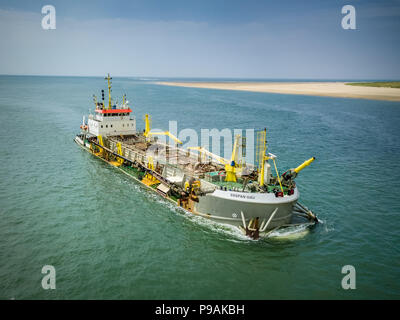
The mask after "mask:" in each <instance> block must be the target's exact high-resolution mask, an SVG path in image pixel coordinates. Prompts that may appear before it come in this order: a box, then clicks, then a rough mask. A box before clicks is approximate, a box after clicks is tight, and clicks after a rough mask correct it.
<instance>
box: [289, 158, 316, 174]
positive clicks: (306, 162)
mask: <svg viewBox="0 0 400 320" xmlns="http://www.w3.org/2000/svg"><path fill="white" fill-rule="evenodd" d="M314 160H315V157H312V158H310V159H308V160H306V161H304V162H303V163H302V164H301V165H299V166H298V167H297V168H296V169H294V172H296V173H299V172H300V171H301V170H303V169H304V168H305V167H307V166H309V165H310V164H311V162H313V161H314Z"/></svg>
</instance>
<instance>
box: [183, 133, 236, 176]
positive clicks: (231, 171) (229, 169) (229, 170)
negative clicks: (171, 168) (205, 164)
mask: <svg viewBox="0 0 400 320" xmlns="http://www.w3.org/2000/svg"><path fill="white" fill-rule="evenodd" d="M239 139H240V135H239V134H238V135H236V136H235V142H234V145H233V150H232V155H231V159H230V160H228V159H225V158H223V157H220V156H218V155H216V154H214V153H212V152H210V151H208V150H207V149H205V148H203V147H189V148H188V149H191V150H196V151H198V152H200V153H204V154H206V155H208V156H209V157H211V158H213V159H215V160H217V161H218V162H220V163H221V164H223V165H225V171H226V178H225V181H227V182H236V172H237V171H238V169H239V168H241V165H240V164H239V163H238V161H237V157H238V149H239Z"/></svg>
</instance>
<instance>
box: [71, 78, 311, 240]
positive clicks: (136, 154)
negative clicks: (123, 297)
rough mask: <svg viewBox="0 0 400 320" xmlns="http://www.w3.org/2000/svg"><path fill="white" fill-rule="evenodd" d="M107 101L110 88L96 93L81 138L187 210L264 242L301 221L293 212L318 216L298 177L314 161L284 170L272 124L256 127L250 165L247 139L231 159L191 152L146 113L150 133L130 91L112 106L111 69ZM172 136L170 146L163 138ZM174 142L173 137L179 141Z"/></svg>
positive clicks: (80, 142)
mask: <svg viewBox="0 0 400 320" xmlns="http://www.w3.org/2000/svg"><path fill="white" fill-rule="evenodd" d="M105 80H107V83H108V104H106V103H105V99H104V90H101V95H102V98H101V100H100V101H98V99H97V97H96V96H95V95H94V96H93V101H94V105H95V108H94V113H93V114H89V116H88V118H87V121H85V116H84V117H83V123H82V125H81V126H80V128H81V132H80V134H78V135H77V136H76V137H75V142H76V143H77V144H78V145H80V146H81V147H82V148H84V149H85V150H86V151H88V152H90V153H91V154H93V155H94V156H96V157H98V158H100V159H102V160H104V161H106V162H107V163H109V164H110V165H113V166H115V167H116V168H118V169H120V170H122V171H123V172H124V173H126V174H128V175H129V176H131V177H132V178H134V179H135V180H137V181H138V182H140V183H141V184H142V185H143V186H145V187H146V188H148V189H149V190H152V191H154V192H156V193H158V194H159V195H160V196H161V197H164V198H165V199H167V200H169V201H171V202H173V203H174V204H176V205H177V206H179V207H181V208H182V209H184V210H186V211H188V212H190V213H192V214H194V215H198V216H201V217H204V218H206V219H211V220H213V221H215V222H218V223H223V224H229V225H233V226H236V227H238V228H239V229H240V230H241V231H242V232H243V233H244V234H246V235H247V236H249V237H251V238H253V239H257V238H259V236H260V235H265V234H268V233H270V232H272V231H273V230H276V229H278V228H282V227H285V226H291V225H293V224H294V222H293V218H294V216H300V217H304V218H305V219H307V220H306V221H307V222H306V223H309V224H310V225H312V224H314V223H315V222H317V221H318V220H317V218H316V216H315V215H314V214H313V213H312V212H311V211H310V210H309V209H308V208H307V207H305V206H303V205H302V204H300V203H299V202H298V199H299V191H298V188H297V186H296V183H295V181H294V179H295V178H296V176H297V175H298V173H299V172H300V171H301V170H303V169H304V168H305V167H306V166H308V165H309V164H310V163H311V162H313V161H314V159H315V158H314V157H313V158H310V159H309V160H307V161H305V162H304V163H303V164H301V165H300V166H298V167H296V168H294V169H289V170H287V171H286V172H284V173H283V174H279V172H278V169H277V165H276V156H275V155H274V154H271V153H267V152H266V151H267V139H266V129H264V130H259V131H257V132H256V136H257V137H256V161H255V164H246V163H245V161H244V158H245V150H246V145H245V141H246V140H245V138H244V137H241V136H240V135H236V136H235V137H234V144H233V150H232V154H231V158H230V159H226V158H223V157H220V156H218V155H216V154H214V153H212V152H210V151H209V150H207V149H205V148H203V147H200V146H199V147H192V148H187V149H184V148H182V147H181V145H182V142H181V141H180V140H179V139H178V138H177V137H176V136H175V135H173V134H172V133H171V132H168V131H163V132H161V131H152V130H151V128H150V126H151V125H150V117H149V115H147V114H146V115H145V123H144V124H145V125H144V130H142V131H138V130H137V128H136V119H135V117H134V116H133V115H132V109H131V108H130V107H129V102H128V101H127V100H126V96H125V95H124V96H123V98H122V103H120V104H118V103H113V100H112V98H111V80H112V78H111V77H110V75H109V74H108V76H107V77H106V78H105ZM159 136H168V137H169V139H170V143H168V144H167V143H165V142H162V141H160V139H159V138H158V137H159ZM172 141H173V142H172Z"/></svg>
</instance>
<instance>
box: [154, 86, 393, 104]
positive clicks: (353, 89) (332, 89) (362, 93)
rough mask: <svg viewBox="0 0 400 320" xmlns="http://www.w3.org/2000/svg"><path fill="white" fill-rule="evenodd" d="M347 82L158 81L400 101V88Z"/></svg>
mask: <svg viewBox="0 0 400 320" xmlns="http://www.w3.org/2000/svg"><path fill="white" fill-rule="evenodd" d="M346 83H347V82H157V84H162V85H168V86H177V87H190V88H207V89H221V90H238V91H253V92H270V93H281V94H300V95H311V96H326V97H340V98H356V99H370V100H387V101H400V89H398V88H382V87H364V86H350V85H347V84H346Z"/></svg>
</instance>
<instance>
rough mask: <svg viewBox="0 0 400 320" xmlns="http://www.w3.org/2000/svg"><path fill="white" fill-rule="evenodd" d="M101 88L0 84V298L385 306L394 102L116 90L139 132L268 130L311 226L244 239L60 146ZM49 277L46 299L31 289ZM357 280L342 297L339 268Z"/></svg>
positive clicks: (397, 182) (397, 255) (58, 82)
mask: <svg viewBox="0 0 400 320" xmlns="http://www.w3.org/2000/svg"><path fill="white" fill-rule="evenodd" d="M104 88H105V83H104V80H103V79H102V78H72V77H13V76H1V77H0V122H1V125H0V159H1V166H0V298H1V299H320V298H322V299H372V298H378V299H393V298H395V299H398V298H400V283H399V282H400V249H399V240H400V237H399V229H400V205H399V198H400V197H399V194H400V161H399V156H400V139H399V138H400V133H399V123H400V104H399V103H398V102H386V101H371V100H358V99H342V98H327V97H312V96H300V95H280V94H267V93H251V92H235V91H224V90H208V89H196V88H179V87H168V86H161V85H157V84H155V83H154V82H153V81H145V80H140V79H129V78H115V79H114V80H113V94H114V95H118V96H122V94H123V93H126V94H127V96H128V100H130V101H131V106H132V109H133V112H134V115H135V116H136V118H137V126H138V128H139V129H143V126H144V123H143V117H144V114H145V113H149V114H151V115H152V121H153V127H157V128H164V129H167V128H168V121H169V120H176V121H178V129H179V130H180V129H183V128H193V129H195V130H198V132H200V129H201V128H209V129H212V128H218V129H223V128H232V129H233V128H242V129H247V128H255V129H261V128H264V127H266V128H267V132H268V144H269V151H270V152H272V153H274V154H276V155H278V157H279V158H278V165H279V169H280V170H286V169H288V168H291V167H294V166H297V165H298V164H299V163H301V162H303V161H304V160H305V159H308V158H310V157H311V156H315V157H316V161H315V162H314V163H313V164H312V165H311V166H310V167H307V168H306V169H305V170H304V171H303V172H301V174H300V175H299V177H298V178H297V184H298V186H299V189H300V193H301V196H300V199H301V202H302V203H304V204H305V205H307V206H308V207H310V208H311V209H313V211H315V212H316V213H317V215H318V217H319V218H320V219H321V221H322V222H321V223H320V224H319V225H317V226H316V227H315V228H313V229H312V230H308V231H307V230H304V231H301V230H294V231H293V232H287V233H286V234H280V235H277V236H275V237H272V238H269V239H263V240H260V241H251V240H248V239H245V238H244V237H242V236H241V235H240V234H239V233H237V232H235V231H233V230H231V229H229V228H224V227H220V226H216V225H214V224H210V223H209V222H207V221H204V220H202V219H201V218H198V217H191V216H189V215H187V214H185V213H183V212H181V211H179V210H178V209H177V208H175V207H174V206H173V205H172V204H170V203H169V202H167V201H165V200H163V199H161V198H159V197H158V196H157V195H155V194H153V193H150V192H149V191H147V190H145V189H144V188H143V187H141V186H139V185H138V184H137V183H135V182H134V181H133V180H132V179H130V178H129V177H128V176H126V175H125V174H123V173H122V172H120V171H118V170H116V169H115V168H113V167H111V166H109V165H108V164H106V163H104V162H102V161H101V160H99V159H96V158H95V157H93V156H92V155H90V154H89V153H87V152H85V151H83V150H82V149H81V148H79V147H78V146H77V145H76V144H75V143H74V142H73V138H74V136H75V134H76V133H78V132H79V125H80V124H81V122H82V115H84V114H87V113H88V110H89V108H90V109H91V108H92V103H91V99H92V94H93V93H98V92H99V90H100V89H104ZM44 265H52V266H54V267H55V269H56V289H55V290H44V289H43V288H42V286H41V281H42V277H43V276H44V275H43V274H42V273H41V270H42V267H43V266H44ZM345 265H353V266H354V267H355V269H356V289H355V290H344V289H342V286H341V281H342V278H343V276H344V274H342V273H341V270H342V267H343V266H345Z"/></svg>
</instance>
